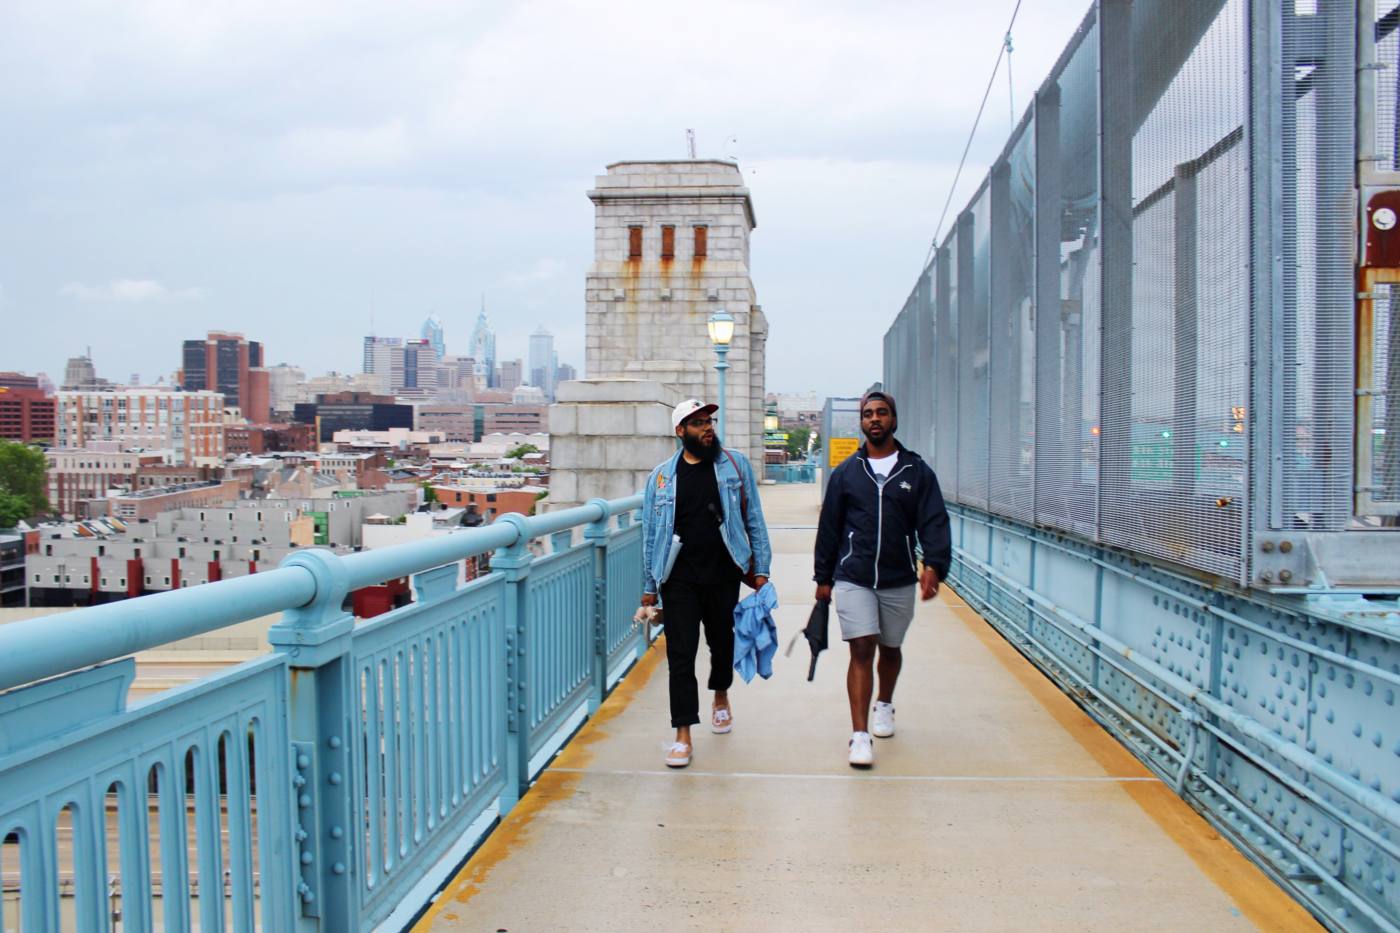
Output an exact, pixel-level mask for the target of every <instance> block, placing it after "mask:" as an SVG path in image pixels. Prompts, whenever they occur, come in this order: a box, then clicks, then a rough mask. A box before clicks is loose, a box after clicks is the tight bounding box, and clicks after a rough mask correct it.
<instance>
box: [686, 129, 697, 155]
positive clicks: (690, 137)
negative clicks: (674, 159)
mask: <svg viewBox="0 0 1400 933" xmlns="http://www.w3.org/2000/svg"><path fill="white" fill-rule="evenodd" d="M685 148H686V151H687V152H689V153H690V157H691V158H692V159H693V158H695V131H694V130H686V131H685Z"/></svg>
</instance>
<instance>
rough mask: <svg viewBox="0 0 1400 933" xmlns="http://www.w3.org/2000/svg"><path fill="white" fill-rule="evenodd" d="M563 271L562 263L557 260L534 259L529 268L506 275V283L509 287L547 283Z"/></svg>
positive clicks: (547, 258)
mask: <svg viewBox="0 0 1400 933" xmlns="http://www.w3.org/2000/svg"><path fill="white" fill-rule="evenodd" d="M564 270H565V265H564V263H562V262H560V261H559V260H557V259H550V258H549V257H545V258H543V259H536V260H535V261H534V262H533V263H531V264H530V266H529V268H526V269H517V270H516V271H514V272H511V273H510V274H509V275H507V276H506V283H507V284H509V285H528V284H530V283H531V282H548V281H549V280H550V279H555V278H558V277H559V276H560V275H561V274H563V272H564Z"/></svg>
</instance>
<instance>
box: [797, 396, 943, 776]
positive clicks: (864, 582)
mask: <svg viewBox="0 0 1400 933" xmlns="http://www.w3.org/2000/svg"><path fill="white" fill-rule="evenodd" d="M898 424H899V421H898V414H897V413H896V409H895V403H894V398H893V397H891V396H890V395H888V394H887V393H884V392H870V393H867V394H866V395H865V397H864V398H862V399H861V400H860V430H861V433H862V434H864V435H865V443H864V444H862V445H861V447H860V449H859V450H857V451H856V452H855V453H854V454H852V455H851V456H850V457H848V458H846V460H845V461H844V462H843V463H842V464H841V465H840V466H838V467H837V468H836V469H835V471H834V472H832V474H831V479H830V480H829V481H828V482H827V487H826V498H825V499H823V500H822V511H821V518H820V520H819V522H818V525H817V545H816V555H815V561H814V570H815V572H814V574H813V579H815V580H816V582H817V599H818V600H829V599H831V598H832V595H833V592H834V594H835V600H836V614H837V617H838V618H839V619H840V622H841V637H842V638H843V639H845V641H846V642H847V643H849V644H850V646H851V662H850V666H849V667H848V668H847V669H846V693H847V695H848V697H849V699H850V703H851V730H852V735H851V741H850V743H849V747H848V758H849V761H850V763H851V765H852V766H853V767H857V768H868V767H870V765H872V764H873V763H874V761H875V752H874V743H873V742H872V741H871V732H872V731H873V732H874V734H875V735H876V736H878V737H880V738H887V737H889V736H892V735H894V705H893V704H894V685H895V682H896V681H897V680H898V679H899V669H900V667H901V665H902V664H903V660H904V659H903V655H902V654H901V651H900V646H901V645H902V644H903V642H904V634H905V632H906V631H908V628H909V623H910V622H911V621H913V618H914V594H915V590H916V588H917V590H918V591H919V595H920V596H921V597H922V598H923V599H925V600H929V599H933V597H934V596H935V595H937V593H938V585H939V583H940V582H941V581H942V580H943V579H944V577H946V576H947V575H948V565H949V564H950V563H951V561H952V542H951V539H950V537H949V534H948V511H947V509H946V508H945V507H944V505H943V493H942V492H941V491H940V490H939V488H938V478H937V477H936V476H934V473H933V470H932V469H931V468H930V467H929V465H928V464H927V463H925V462H924V461H923V458H921V457H920V456H919V455H918V454H916V453H914V452H913V451H912V450H907V449H905V447H904V446H903V445H902V444H900V443H899V441H897V440H895V437H894V434H895V429H896V428H897V427H898ZM920 555H922V563H923V570H922V571H920V570H919V569H918V564H919V556H920ZM877 653H878V655H879V674H880V692H879V696H878V697H877V698H876V703H875V711H874V712H875V715H874V720H875V721H874V725H873V727H870V721H869V720H870V717H869V713H870V699H871V695H872V694H873V693H874V669H875V667H876V664H875V658H876V654H877ZM868 727H870V728H868Z"/></svg>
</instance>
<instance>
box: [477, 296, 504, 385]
mask: <svg viewBox="0 0 1400 933" xmlns="http://www.w3.org/2000/svg"><path fill="white" fill-rule="evenodd" d="M472 359H474V360H476V375H477V381H478V382H479V383H480V384H481V385H483V386H487V387H492V386H495V385H497V384H498V378H497V375H496V332H495V331H494V330H492V329H491V321H490V320H489V319H488V318H487V317H486V298H485V297H484V296H483V297H482V299H481V313H480V314H478V315H477V316H476V327H474V328H473V329H472Z"/></svg>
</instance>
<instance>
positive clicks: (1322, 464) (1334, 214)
mask: <svg viewBox="0 0 1400 933" xmlns="http://www.w3.org/2000/svg"><path fill="white" fill-rule="evenodd" d="M1282 13H1283V63H1282V71H1283V73H1282V74H1281V75H1279V79H1280V80H1281V81H1282V83H1283V89H1282V104H1283V120H1282V125H1283V173H1282V175H1283V177H1282V185H1283V210H1284V215H1283V218H1282V229H1283V250H1284V262H1283V302H1284V307H1283V317H1284V320H1283V324H1284V326H1283V333H1282V335H1281V338H1282V339H1281V351H1282V360H1281V362H1282V368H1281V369H1282V371H1281V375H1282V377H1283V387H1282V390H1283V397H1282V398H1281V399H1273V400H1272V404H1274V405H1279V406H1281V409H1282V412H1281V414H1282V431H1281V434H1280V436H1279V437H1277V438H1276V439H1275V442H1276V443H1277V444H1279V445H1280V448H1281V454H1282V456H1281V459H1280V462H1281V465H1282V490H1281V493H1282V497H1281V498H1282V502H1281V509H1280V512H1279V514H1276V515H1273V516H1271V519H1273V521H1271V523H1270V524H1271V525H1273V526H1274V527H1282V528H1286V529H1302V530H1309V531H1338V530H1341V529H1343V528H1345V527H1346V524H1347V522H1348V521H1349V519H1350V516H1351V502H1352V485H1353V479H1352V444H1353V440H1352V439H1353V424H1352V409H1353V400H1354V395H1353V392H1354V389H1353V379H1352V374H1353V369H1354V352H1353V340H1354V334H1353V328H1354V312H1355V291H1356V286H1355V271H1354V270H1355V266H1354V257H1353V249H1354V247H1353V243H1352V237H1353V230H1354V225H1353V223H1352V212H1353V211H1354V207H1353V190H1354V189H1353V178H1354V175H1355V162H1354V160H1355V153H1356V146H1355V135H1356V134H1355V126H1354V121H1355V113H1356V111H1355V96H1356V95H1355V89H1356V87H1355V81H1356V31H1355V13H1356V10H1355V6H1354V5H1352V4H1342V3H1317V4H1315V5H1312V6H1311V7H1309V6H1307V5H1303V4H1299V5H1296V6H1295V5H1294V4H1284V8H1283V11H1282Z"/></svg>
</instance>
